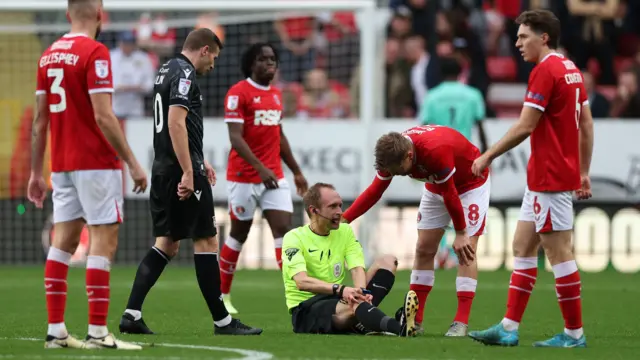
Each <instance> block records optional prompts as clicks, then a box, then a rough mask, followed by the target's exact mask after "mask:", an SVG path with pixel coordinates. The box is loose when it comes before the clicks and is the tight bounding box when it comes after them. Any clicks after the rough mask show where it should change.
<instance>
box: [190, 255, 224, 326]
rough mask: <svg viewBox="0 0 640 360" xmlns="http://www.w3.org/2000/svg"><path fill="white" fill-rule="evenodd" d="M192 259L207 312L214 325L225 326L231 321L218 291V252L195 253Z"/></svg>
mask: <svg viewBox="0 0 640 360" xmlns="http://www.w3.org/2000/svg"><path fill="white" fill-rule="evenodd" d="M193 260H194V262H195V265H196V277H197V278H198V285H199V286H200V291H201V292H202V296H204V299H205V301H206V302H207V306H208V307H209V312H211V316H213V321H214V322H215V324H216V326H219V327H222V326H227V325H229V323H230V322H231V316H229V313H228V312H227V308H226V307H225V306H224V303H223V302H222V293H221V292H220V266H219V265H218V254H217V253H212V252H207V253H195V254H193Z"/></svg>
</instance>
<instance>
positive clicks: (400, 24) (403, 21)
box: [387, 5, 413, 39]
mask: <svg viewBox="0 0 640 360" xmlns="http://www.w3.org/2000/svg"><path fill="white" fill-rule="evenodd" d="M392 10H393V15H392V17H391V21H389V26H388V27H387V37H389V38H397V39H405V38H407V37H408V36H409V35H411V27H412V26H413V25H412V24H413V23H412V20H413V19H412V13H411V9H409V8H408V7H407V6H404V5H402V6H398V7H397V8H395V9H392Z"/></svg>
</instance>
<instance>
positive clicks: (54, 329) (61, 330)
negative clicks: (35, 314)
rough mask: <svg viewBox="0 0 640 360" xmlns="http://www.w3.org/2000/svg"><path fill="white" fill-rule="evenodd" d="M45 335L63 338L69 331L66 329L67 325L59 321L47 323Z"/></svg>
mask: <svg viewBox="0 0 640 360" xmlns="http://www.w3.org/2000/svg"><path fill="white" fill-rule="evenodd" d="M47 335H51V336H53V337H57V338H58V339H63V338H65V337H67V335H69V332H68V331H67V326H66V325H65V324H64V323H63V322H61V323H57V324H49V328H48V329H47Z"/></svg>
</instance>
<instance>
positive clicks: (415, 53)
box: [404, 35, 435, 116]
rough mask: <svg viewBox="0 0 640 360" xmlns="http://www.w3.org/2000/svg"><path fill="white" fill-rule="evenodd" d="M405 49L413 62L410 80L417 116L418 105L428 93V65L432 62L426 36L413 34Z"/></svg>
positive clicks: (405, 44)
mask: <svg viewBox="0 0 640 360" xmlns="http://www.w3.org/2000/svg"><path fill="white" fill-rule="evenodd" d="M404 51H405V56H406V58H407V60H408V61H409V64H411V75H410V76H411V77H410V82H411V90H413V96H414V104H413V108H414V113H413V114H412V116H415V113H416V112H415V111H416V110H417V107H418V105H419V104H420V103H422V99H424V97H425V95H427V88H428V87H427V83H428V82H429V79H428V76H429V75H428V72H427V67H429V65H430V63H431V61H430V59H431V56H429V53H428V52H427V50H426V49H425V43H424V38H423V37H421V36H419V35H413V36H411V37H409V38H408V39H407V40H405V42H404ZM431 73H434V71H430V72H429V74H431ZM434 86H435V85H434Z"/></svg>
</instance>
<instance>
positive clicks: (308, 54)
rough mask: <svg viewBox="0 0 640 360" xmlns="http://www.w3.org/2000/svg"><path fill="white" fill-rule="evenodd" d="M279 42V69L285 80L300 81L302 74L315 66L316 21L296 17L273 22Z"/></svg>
mask: <svg viewBox="0 0 640 360" xmlns="http://www.w3.org/2000/svg"><path fill="white" fill-rule="evenodd" d="M274 27H275V31H276V34H277V35H278V37H279V39H280V43H281V49H280V64H279V67H280V71H281V74H282V77H283V79H284V80H285V81H296V82H301V81H302V79H303V78H304V74H305V73H306V72H307V71H309V70H311V69H313V68H314V67H315V56H316V54H315V49H314V42H315V41H316V36H317V28H318V23H317V20H316V19H315V18H314V17H311V16H307V17H297V18H287V19H283V20H277V21H275V22H274Z"/></svg>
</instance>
